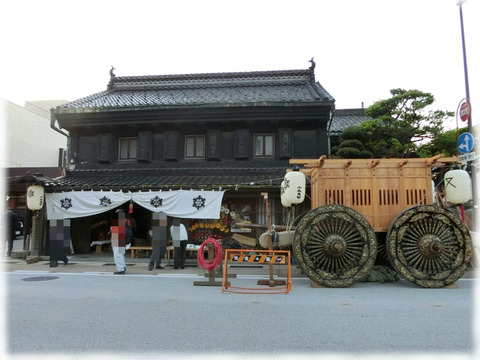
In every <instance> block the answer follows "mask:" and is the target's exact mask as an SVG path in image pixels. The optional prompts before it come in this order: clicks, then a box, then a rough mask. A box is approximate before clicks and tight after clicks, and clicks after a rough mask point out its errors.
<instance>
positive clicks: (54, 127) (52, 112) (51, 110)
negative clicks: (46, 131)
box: [50, 108, 70, 138]
mask: <svg viewBox="0 0 480 360" xmlns="http://www.w3.org/2000/svg"><path fill="white" fill-rule="evenodd" d="M55 120H56V119H55V109H53V108H52V109H50V127H51V128H52V129H53V130H55V131H56V132H58V133H60V134H62V135H63V136H66V137H67V138H69V137H70V135H69V134H68V133H66V132H64V131H62V130H60V129H59V128H57V127H56V126H55Z"/></svg>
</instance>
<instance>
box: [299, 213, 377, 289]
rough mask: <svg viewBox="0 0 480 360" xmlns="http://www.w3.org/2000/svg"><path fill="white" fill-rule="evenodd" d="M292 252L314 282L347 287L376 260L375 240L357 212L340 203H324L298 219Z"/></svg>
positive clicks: (364, 220) (365, 273)
mask: <svg viewBox="0 0 480 360" xmlns="http://www.w3.org/2000/svg"><path fill="white" fill-rule="evenodd" d="M293 253H294V256H295V259H296V260H297V263H298V264H299V265H300V268H301V269H302V270H303V271H304V272H305V274H306V275H307V276H308V277H309V278H310V279H311V280H313V281H314V282H316V283H318V284H321V285H325V286H330V287H346V286H350V285H352V284H354V283H356V282H358V281H360V280H361V279H363V278H364V277H365V276H366V275H368V272H369V271H370V270H371V268H372V267H373V264H374V262H375V257H376V254H377V241H376V238H375V233H374V231H373V229H372V227H371V226H370V224H369V223H368V221H367V220H366V219H365V217H364V216H363V215H361V214H360V213H359V212H357V211H356V210H353V209H351V208H348V207H346V206H343V205H325V206H321V207H319V208H316V209H314V210H312V211H310V212H308V213H307V214H306V215H305V216H304V217H303V218H302V219H301V220H300V221H299V223H298V225H297V226H296V229H295V235H294V238H293Z"/></svg>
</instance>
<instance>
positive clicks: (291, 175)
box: [284, 170, 307, 204]
mask: <svg viewBox="0 0 480 360" xmlns="http://www.w3.org/2000/svg"><path fill="white" fill-rule="evenodd" d="M284 182H285V191H284V196H285V201H286V202H287V203H290V204H300V203H301V202H303V200H304V199H305V187H306V183H307V180H306V178H305V174H304V173H302V172H300V171H298V170H297V171H295V170H294V171H290V172H288V173H286V174H285V177H284Z"/></svg>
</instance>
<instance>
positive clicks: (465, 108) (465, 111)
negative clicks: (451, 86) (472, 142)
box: [460, 101, 471, 121]
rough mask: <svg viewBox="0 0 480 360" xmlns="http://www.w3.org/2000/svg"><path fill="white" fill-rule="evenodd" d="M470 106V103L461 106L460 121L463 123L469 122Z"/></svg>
mask: <svg viewBox="0 0 480 360" xmlns="http://www.w3.org/2000/svg"><path fill="white" fill-rule="evenodd" d="M470 112H471V109H470V104H469V103H468V102H466V101H465V102H463V103H462V105H461V106H460V119H462V121H467V120H468V118H469V117H470Z"/></svg>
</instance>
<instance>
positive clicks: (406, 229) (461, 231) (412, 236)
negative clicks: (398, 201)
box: [387, 205, 473, 288]
mask: <svg viewBox="0 0 480 360" xmlns="http://www.w3.org/2000/svg"><path fill="white" fill-rule="evenodd" d="M472 251H473V250H472V239H471V237H470V234H469V232H468V229H467V227H466V226H465V224H463V223H462V221H461V220H460V219H459V218H458V216H457V215H455V214H453V213H451V212H450V211H448V210H446V209H444V208H441V207H438V206H433V205H419V206H415V207H412V208H409V209H407V210H405V211H403V212H402V213H400V214H399V215H398V216H397V217H396V219H395V220H394V221H393V222H392V224H391V225H390V228H389V230H388V233H387V253H388V256H389V258H390V261H391V263H392V266H393V267H394V269H395V270H396V271H397V272H398V273H399V274H400V275H401V276H403V277H404V278H405V279H407V280H408V281H410V282H412V283H414V284H417V285H419V286H422V287H427V288H439V287H444V286H446V285H449V284H452V283H453V282H455V281H456V280H458V279H459V278H460V277H461V276H462V275H463V274H464V273H465V271H466V269H467V267H468V265H469V263H470V261H471V258H472Z"/></svg>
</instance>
